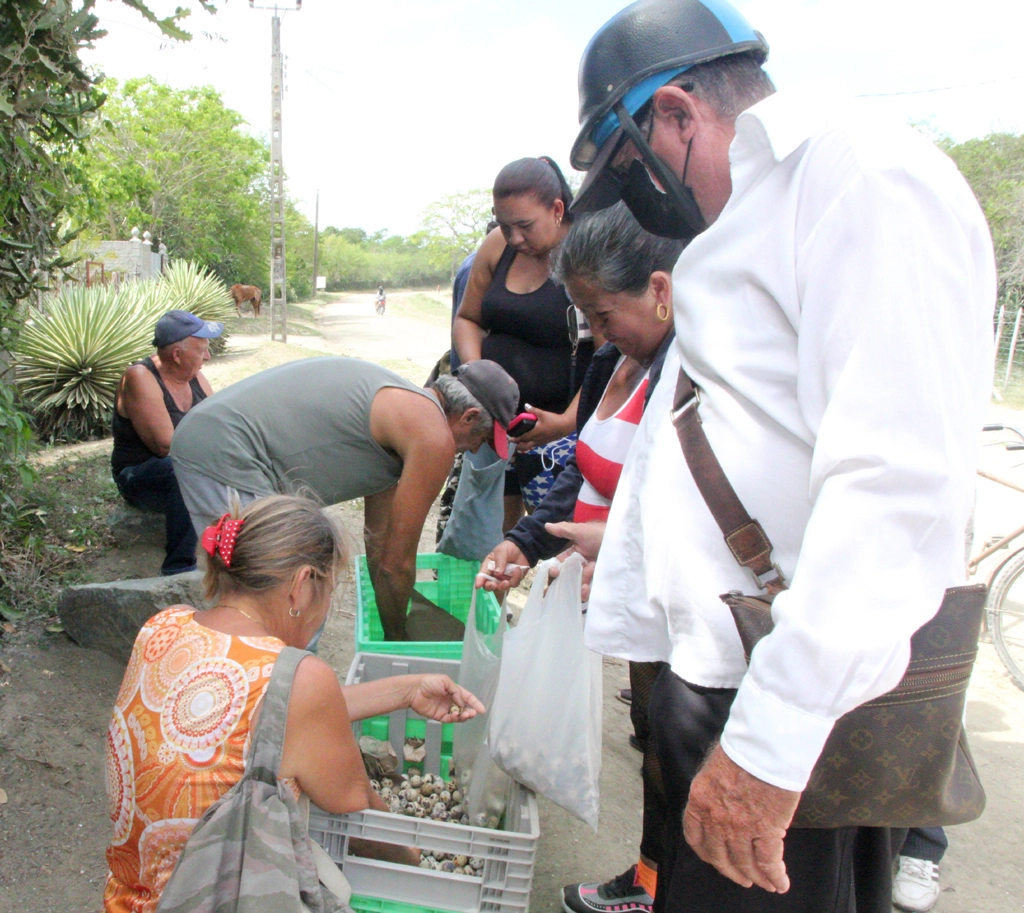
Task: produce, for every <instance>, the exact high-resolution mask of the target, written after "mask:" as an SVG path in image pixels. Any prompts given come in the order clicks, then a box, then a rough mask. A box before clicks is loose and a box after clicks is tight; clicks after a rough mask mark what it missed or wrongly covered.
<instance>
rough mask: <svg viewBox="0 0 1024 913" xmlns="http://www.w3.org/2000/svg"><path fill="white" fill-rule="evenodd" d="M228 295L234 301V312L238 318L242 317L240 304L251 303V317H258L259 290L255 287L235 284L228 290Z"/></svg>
mask: <svg viewBox="0 0 1024 913" xmlns="http://www.w3.org/2000/svg"><path fill="white" fill-rule="evenodd" d="M228 294H229V295H230V296H231V297H232V299H234V302H235V310H236V311H238V316H239V317H241V316H242V302H243V301H250V302H252V316H253V317H259V316H260V297H261V296H260V290H259V288H257V287H256V286H255V285H239V284H238V283H237V282H236V283H235V284H234V285H233V286H231V288H229V289H228Z"/></svg>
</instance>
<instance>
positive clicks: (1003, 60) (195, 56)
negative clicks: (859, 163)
mask: <svg viewBox="0 0 1024 913" xmlns="http://www.w3.org/2000/svg"><path fill="white" fill-rule="evenodd" d="M280 2H281V6H280V7H279V8H280V9H282V10H284V9H292V8H293V7H294V0H290V2H289V0H280ZM178 5H182V6H192V7H193V14H192V16H191V18H190V19H189V20H187V22H186V27H187V28H188V29H189V30H190V31H192V32H193V34H194V38H193V40H192V41H191V42H189V43H177V42H173V41H169V40H168V39H166V38H164V37H163V36H161V35H160V33H159V30H158V29H157V28H156V27H155V26H153V25H151V24H150V23H148V22H146V21H145V20H144V19H143V18H142V17H141V16H140V15H138V14H137V13H135V12H133V11H132V10H130V9H129V8H128V7H127V6H125V5H124V4H123V3H121V2H120V0H99V2H98V4H97V13H98V14H99V16H100V20H101V23H102V25H103V27H105V28H106V29H108V31H109V34H108V35H107V36H106V37H105V38H103V39H101V40H100V41H98V42H97V44H96V47H95V49H94V50H91V51H87V52H86V53H85V54H84V55H83V56H84V57H85V59H86V62H87V63H89V64H90V65H92V66H94V67H96V68H97V69H98V70H100V71H102V72H103V73H105V74H106V75H107V76H113V77H115V78H117V79H119V80H122V81H123V80H125V79H129V78H131V77H135V76H145V75H151V76H153V77H155V78H156V79H157V80H159V81H161V82H165V83H168V84H170V85H172V86H175V87H177V88H184V87H187V86H193V85H212V86H214V87H215V88H216V89H217V90H219V91H220V93H221V95H222V97H223V99H224V102H225V104H226V105H227V106H228V107H230V108H233V109H235V110H236V111H238V112H240V113H241V115H242V116H243V117H244V118H245V120H246V121H247V122H248V124H249V130H250V132H251V133H252V134H253V135H256V136H263V137H266V136H267V135H268V131H269V123H270V101H269V97H270V30H271V16H272V13H271V12H269V11H267V10H260V9H250V7H249V5H248V3H247V2H246V0H228V2H226V3H223V2H222V3H221V9H220V11H219V12H218V13H217V14H216V15H212V16H211V15H208V14H206V13H204V12H203V11H202V9H201V8H200V6H199V3H198V0H191V3H190V2H188V0H171V2H168V0H150V6H151V7H152V8H153V9H154V10H155V11H157V12H158V13H159V14H161V15H168V14H169V13H170V12H171V11H172V10H173V9H174V7H176V6H178ZM623 5H624V3H623V0H511V2H509V0H371V2H358V3H356V2H348V0H304V2H303V3H302V9H301V11H299V12H295V11H290V12H287V13H285V14H284V15H283V19H282V46H283V48H284V53H285V57H286V61H285V98H284V106H283V118H284V130H283V134H284V145H283V150H284V165H285V171H286V173H287V176H288V181H287V189H288V192H289V194H290V195H291V196H292V198H294V199H295V200H296V201H297V203H298V205H299V208H300V209H301V210H302V211H303V212H305V213H306V215H307V216H308V217H309V218H310V219H311V220H312V218H313V216H314V201H315V198H316V194H317V191H319V194H320V218H319V221H320V225H321V227H323V226H326V225H335V226H337V227H344V226H358V227H362V228H365V229H367V230H368V231H376V230H379V229H386V230H387V231H388V232H390V233H391V234H410V233H412V232H414V231H415V230H416V229H417V228H418V226H419V223H420V216H421V214H422V212H423V210H424V208H425V207H426V206H427V205H428V204H429V203H431V202H432V201H434V200H436V199H438V198H439V197H441V196H443V195H445V194H448V193H456V192H460V191H465V190H471V189H475V188H480V187H489V186H490V185H491V183H492V182H493V180H494V176H495V175H496V174H497V172H498V171H499V170H500V169H501V167H502V166H503V165H505V164H506V163H507V162H510V161H512V160H514V159H517V158H521V157H523V156H529V155H551V156H552V157H554V158H555V159H556V160H558V161H559V163H561V164H562V166H563V168H565V169H566V170H567V172H568V170H569V163H568V157H569V149H570V147H571V146H572V142H573V140H574V139H575V136H576V131H577V128H578V121H577V106H578V98H577V94H576V73H577V68H578V66H579V59H580V56H581V55H582V53H583V50H584V48H585V47H586V45H587V42H588V41H589V39H590V37H591V35H593V33H594V32H595V31H596V30H597V29H598V28H600V26H601V25H602V24H603V23H604V22H606V21H607V20H608V19H609V18H610V17H611V16H612V15H614V13H616V12H617V11H618V10H619V9H620V8H622V6H623ZM734 5H735V6H737V7H738V8H739V9H740V11H741V12H742V13H743V14H744V15H745V16H746V18H747V20H748V21H749V22H750V23H751V25H753V27H754V28H756V29H758V30H759V31H761V32H762V33H763V34H764V35H765V37H766V38H767V40H768V42H769V44H770V46H771V53H770V57H769V60H768V63H767V65H766V69H767V70H768V72H769V73H770V74H771V76H772V78H773V79H774V81H775V83H776V85H777V86H778V87H779V88H780V89H783V90H789V89H795V90H814V91H816V92H820V91H821V89H822V87H823V86H827V87H829V89H828V91H829V92H834V93H835V94H836V96H837V97H838V96H839V95H845V96H857V97H861V96H863V97H864V99H863V102H862V103H863V104H865V105H869V106H871V107H873V108H876V109H877V110H878V111H879V112H881V113H883V114H885V115H887V116H891V117H894V118H896V119H899V120H902V121H905V122H913V123H917V124H924V125H926V126H927V129H929V130H930V131H932V132H933V133H935V134H937V135H938V134H942V135H948V136H951V137H953V138H954V139H955V140H957V141H962V140H965V139H969V138H971V137H974V136H983V135H985V134H987V133H990V132H993V131H1010V132H1016V133H1019V132H1024V104H1022V101H1021V95H1022V92H1024V72H1022V71H1021V68H1020V66H1019V61H1020V59H1021V54H1022V51H1021V47H1020V43H1021V36H1022V35H1024V2H1022V0H971V2H969V3H964V2H958V3H953V2H950V0H735V4H734Z"/></svg>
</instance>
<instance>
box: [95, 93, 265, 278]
mask: <svg viewBox="0 0 1024 913" xmlns="http://www.w3.org/2000/svg"><path fill="white" fill-rule="evenodd" d="M103 86H104V88H105V89H107V90H108V91H109V93H110V97H109V99H108V100H107V103H106V106H105V108H104V114H105V115H106V118H107V120H106V122H105V124H104V129H103V130H100V131H97V132H96V133H95V134H94V136H93V138H92V140H91V142H90V143H89V147H88V150H87V152H86V153H85V155H84V156H83V158H82V162H81V164H82V168H83V170H84V171H85V172H86V173H87V175H88V182H89V194H88V196H87V199H83V200H82V205H81V206H80V207H79V208H78V210H77V212H76V214H77V216H78V218H79V220H80V221H81V222H82V223H88V224H92V225H94V226H95V227H96V228H98V229H100V230H102V232H103V234H104V235H105V236H106V237H107V238H110V239H116V238H127V237H128V235H129V233H130V232H131V229H132V227H133V226H138V227H139V228H141V229H143V230H148V231H150V232H151V233H152V234H153V236H154V238H159V239H160V240H161V241H163V242H164V243H165V244H166V245H167V248H168V250H169V251H170V252H171V256H172V257H180V258H182V259H185V260H193V261H195V262H197V263H202V264H204V265H206V266H208V267H209V268H210V269H211V270H212V271H213V272H214V273H216V275H218V276H220V278H222V279H224V280H225V281H226V282H228V284H232V283H234V282H243V283H246V284H249V285H265V283H266V279H265V277H266V276H267V274H268V251H269V246H270V245H269V229H268V227H267V225H268V223H267V219H268V212H269V210H268V206H267V168H268V163H269V161H270V153H269V149H268V147H267V144H266V143H265V142H264V141H263V140H261V139H257V138H255V137H252V136H249V135H248V134H247V133H246V132H245V131H244V130H243V129H242V127H243V126H244V123H245V122H244V120H243V119H242V116H241V115H240V114H238V112H236V111H233V110H231V109H230V108H226V107H225V106H224V102H223V100H222V99H221V97H220V94H219V93H218V92H217V91H216V90H215V89H214V88H213V87H211V86H202V87H198V88H188V89H174V88H172V87H170V86H167V85H163V84H161V83H158V82H156V81H155V80H154V79H152V77H145V78H142V79H131V80H129V81H128V82H126V83H125V84H124V85H123V86H119V85H118V84H117V83H116V82H115V81H113V80H109V81H107V82H105V83H103Z"/></svg>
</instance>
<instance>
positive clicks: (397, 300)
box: [388, 292, 452, 327]
mask: <svg viewBox="0 0 1024 913" xmlns="http://www.w3.org/2000/svg"><path fill="white" fill-rule="evenodd" d="M388 313H389V314H394V315H396V316H398V317H410V318H412V319H413V320H422V321H423V322H424V323H431V324H433V325H434V326H438V327H447V326H449V325H450V324H451V322H452V299H451V295H450V294H449V295H447V297H446V296H445V295H444V293H441V294H438V293H437V292H399V293H395V294H393V295H388Z"/></svg>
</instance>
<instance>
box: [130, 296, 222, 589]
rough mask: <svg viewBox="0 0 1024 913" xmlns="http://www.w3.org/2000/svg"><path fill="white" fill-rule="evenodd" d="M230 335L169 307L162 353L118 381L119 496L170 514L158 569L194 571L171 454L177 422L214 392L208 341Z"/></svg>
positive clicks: (190, 533)
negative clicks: (207, 373) (206, 369)
mask: <svg viewBox="0 0 1024 913" xmlns="http://www.w3.org/2000/svg"><path fill="white" fill-rule="evenodd" d="M223 332H224V324H222V323H211V322H209V321H206V320H202V319H200V318H199V317H196V315H195V314H190V313H189V312H188V311H168V312H167V313H166V314H164V316H163V317H161V318H160V319H159V320H158V321H157V324H156V331H155V333H154V335H153V345H154V346H156V353H155V354H154V355H151V356H150V357H148V358H144V359H142V361H137V362H135V364H133V365H131V366H130V367H129V368H128V370H127V371H125V372H124V375H123V376H122V377H121V381H120V383H119V384H118V386H117V399H116V401H115V404H114V417H113V424H112V431H113V436H114V452H113V453H112V454H111V458H110V467H111V471H112V473H113V476H114V482H115V484H116V485H117V490H118V491H119V492H121V497H123V498H124V499H125V501H127V502H128V503H129V504H131V505H132V506H133V507H138V508H140V509H141V510H151V511H158V512H160V513H162V514H164V516H165V518H166V526H167V555H166V557H165V558H164V562H163V565H162V566H161V568H160V573H161V574H163V575H165V576H166V575H169V574H181V573H183V572H185V571H193V570H195V569H196V533H195V530H194V529H193V527H192V521H191V520H190V519H189V515H188V510H187V509H186V508H185V502H184V501H182V499H181V491H180V490H179V489H178V482H177V479H175V477H174V467H173V466H172V465H171V458H170V457H169V456H168V454H169V453H170V450H171V436H172V435H173V434H174V429H175V428H177V427H178V423H179V422H180V421H181V420H182V419H183V418H184V417H185V413H186V412H188V411H189V410H190V409H191V408H192V407H193V406H195V405H196V404H197V403H201V402H202V401H203V400H204V399H206V397H208V396H209V395H210V394H211V393H213V389H212V388H211V387H210V383H209V381H208V380H207V379H206V378H205V377H204V376H203V372H202V370H201V369H202V367H203V362H205V361H207V360H208V359H209V357H210V342H209V341H210V340H211V339H215V338H217V337H218V336H220V335H221V334H222V333H223Z"/></svg>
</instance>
